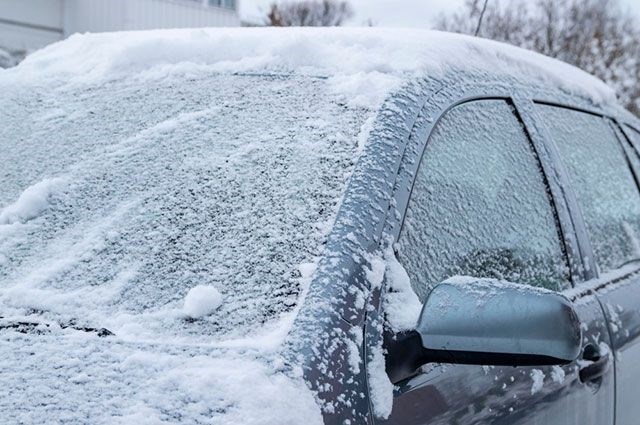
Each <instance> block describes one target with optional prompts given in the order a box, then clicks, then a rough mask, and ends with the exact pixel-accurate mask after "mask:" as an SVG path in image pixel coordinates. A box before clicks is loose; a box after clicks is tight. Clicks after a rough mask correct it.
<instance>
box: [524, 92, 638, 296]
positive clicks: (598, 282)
mask: <svg viewBox="0 0 640 425" xmlns="http://www.w3.org/2000/svg"><path fill="white" fill-rule="evenodd" d="M532 102H533V103H534V104H539V105H547V106H556V107H560V108H565V109H570V110H574V111H578V112H582V113H586V114H589V115H594V116H597V117H600V118H601V119H603V120H604V121H605V122H606V123H607V125H609V126H611V128H612V130H613V133H614V134H615V136H616V139H617V142H618V143H619V146H620V149H622V152H623V155H624V159H625V162H626V163H627V166H628V167H629V171H631V174H632V176H633V178H634V181H635V183H636V189H637V190H638V191H640V170H636V169H635V168H634V167H633V165H632V164H631V160H630V158H629V153H630V152H629V150H630V149H628V148H626V147H625V142H628V145H629V146H630V147H632V148H633V152H634V153H635V154H636V155H639V156H640V150H639V146H636V144H635V143H633V141H632V139H631V137H630V136H629V134H628V131H629V130H627V129H626V128H625V126H624V125H627V126H629V127H631V128H632V129H633V130H636V126H635V125H632V124H629V123H628V121H627V120H622V119H620V117H619V116H618V115H619V114H618V113H616V111H615V109H613V108H612V109H610V110H607V109H603V108H598V107H589V106H576V105H574V104H573V103H571V102H558V101H553V100H550V99H549V98H547V97H536V98H533V99H532ZM537 122H538V123H540V122H541V120H540V119H539V118H538V121H537ZM616 127H617V129H619V131H616ZM543 128H544V127H543ZM638 133H640V131H639V132H638ZM621 137H623V138H625V139H626V140H623V139H621ZM547 144H548V145H549V146H552V147H555V149H556V150H557V146H555V141H554V140H553V139H552V138H551V137H550V136H548V135H547ZM557 167H559V168H561V169H564V168H565V167H564V166H563V164H562V161H561V160H560V159H559V157H558V163H557ZM562 174H564V175H565V177H566V178H568V175H569V174H568V172H567V170H566V169H564V170H563V171H562ZM567 189H568V190H567V195H568V197H569V198H573V199H574V200H577V197H576V194H575V190H574V189H573V187H572V186H571V185H570V184H568V186H567ZM570 202H571V204H570V205H569V207H570V210H572V211H573V216H575V220H576V222H575V229H576V237H577V239H578V245H579V246H580V250H581V252H583V255H584V256H585V263H586V264H588V267H585V269H584V270H583V273H584V274H583V280H582V281H581V282H577V283H576V284H575V285H574V286H575V289H576V291H578V292H583V293H587V292H591V291H595V290H599V289H602V288H604V287H606V286H609V285H613V284H617V283H619V282H620V281H621V280H625V279H626V278H627V277H630V276H633V275H636V274H638V273H640V262H638V263H635V264H627V265H623V266H622V267H619V268H617V269H614V270H610V271H607V272H604V273H602V272H599V270H598V268H597V267H596V260H595V254H594V252H593V247H592V245H591V239H590V237H589V234H588V232H587V229H586V224H585V222H584V218H583V216H582V208H581V207H580V205H579V204H578V203H577V202H575V203H574V202H573V201H570ZM574 292H575V291H574Z"/></svg>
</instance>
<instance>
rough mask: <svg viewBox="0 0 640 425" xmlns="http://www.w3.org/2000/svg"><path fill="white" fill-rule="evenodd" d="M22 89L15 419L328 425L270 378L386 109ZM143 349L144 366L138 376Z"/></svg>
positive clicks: (12, 99) (9, 166) (134, 85)
mask: <svg viewBox="0 0 640 425" xmlns="http://www.w3.org/2000/svg"><path fill="white" fill-rule="evenodd" d="M43 72H44V70H43ZM44 73H45V74H46V72H44ZM11 75H18V74H11V73H10V72H3V73H2V74H0V93H2V94H1V95H0V121H1V122H2V126H0V152H2V172H1V173H0V179H1V185H2V191H0V209H1V211H2V214H3V222H6V224H2V225H0V316H1V317H0V322H2V323H0V338H3V340H2V341H0V346H1V347H0V356H2V357H3V358H4V359H5V361H4V363H3V366H6V367H7V368H10V369H11V370H12V372H11V375H10V376H9V375H8V374H5V375H3V388H2V389H0V392H1V391H5V392H4V393H0V397H2V399H3V400H4V401H7V402H8V401H11V404H10V405H9V404H1V405H0V411H2V412H3V419H4V418H9V419H7V420H8V421H10V422H20V419H21V418H25V419H24V420H23V421H24V422H37V421H38V420H41V419H40V418H46V419H47V420H49V421H53V422H87V421H88V422H92V423H114V422H117V421H118V420H120V421H121V422H124V423H132V422H138V420H139V419H145V418H146V419H147V420H148V421H150V422H155V423H158V422H159V421H161V420H163V421H165V422H184V423H199V422H200V423H207V421H209V423H216V424H227V423H243V424H244V423H249V424H251V423H255V424H282V423H289V424H298V423H301V422H304V423H320V421H321V419H320V413H319V410H318V408H317V407H316V405H315V403H314V395H313V393H312V392H311V391H310V390H308V389H307V388H306V386H305V385H304V383H303V382H302V380H301V379H300V378H297V377H291V376H288V375H285V374H283V373H282V372H281V371H280V368H281V366H277V367H276V366H273V365H274V364H278V365H282V363H283V361H282V359H279V358H278V355H279V353H280V351H281V349H282V347H283V344H284V341H285V339H286V338H287V335H288V334H289V332H290V330H291V328H292V326H293V322H294V320H295V317H296V315H297V314H298V311H299V308H300V304H301V301H302V300H303V299H304V297H305V293H306V290H307V288H308V286H309V284H310V282H311V279H312V278H313V275H314V273H315V269H316V267H317V262H318V260H319V258H320V256H321V255H322V253H323V249H324V248H323V247H324V243H325V241H326V236H327V232H328V231H329V230H330V229H331V224H332V222H333V221H334V220H335V215H336V212H337V209H338V207H339V205H340V200H341V197H342V195H343V193H344V190H345V186H346V184H347V182H348V180H349V178H350V175H351V173H352V171H353V169H354V166H355V163H356V161H357V159H358V155H359V143H360V142H361V140H362V139H363V137H362V136H361V134H360V133H361V129H362V128H363V126H364V125H365V123H366V122H367V121H368V120H371V118H372V117H375V115H376V114H377V112H378V110H377V109H376V108H364V107H359V106H354V105H353V104H350V103H348V102H345V99H344V97H343V96H342V95H341V94H337V93H336V92H335V90H334V87H333V85H332V83H331V82H330V81H328V80H327V79H324V78H317V77H311V76H306V75H253V74H252V75H246V74H243V75H227V74H220V73H216V72H214V71H211V70H202V72H197V73H194V74H192V75H190V76H189V77H188V78H187V77H185V75H184V74H173V73H168V74H165V75H164V76H163V78H158V79H147V80H144V81H142V80H140V79H128V78H121V79H118V80H111V81H105V80H102V81H98V80H94V81H93V82H90V81H88V80H87V81H85V82H83V83H77V81H76V82H71V83H70V82H68V81H63V80H60V81H56V80H55V79H53V80H51V81H50V83H51V84H43V85H40V82H42V80H38V78H35V79H34V82H33V83H32V82H30V81H29V80H28V79H27V80H20V78H18V81H16V80H15V79H14V80H13V81H12V78H11ZM58 179H61V180H58ZM52 182H54V183H55V184H54V183H52ZM58 183H59V184H58ZM198 286H203V287H213V288H215V289H216V290H217V291H218V292H219V294H220V296H221V297H222V300H223V301H222V303H219V297H218V296H217V294H211V293H209V294H208V295H209V297H208V300H203V299H202V297H200V296H198V293H197V292H196V293H195V294H194V293H193V292H191V293H190V291H193V288H194V287H198ZM198 291H200V290H198ZM209 292H212V291H211V290H210V291H209ZM200 295H201V294H200ZM211 295H214V296H211ZM194 300H196V301H198V300H200V301H205V302H203V303H200V302H192V301H194ZM21 323H31V324H32V325H28V326H27V329H24V330H25V331H26V332H28V334H27V335H21V334H16V333H15V329H16V327H18V328H20V327H24V325H21ZM60 328H63V330H60ZM103 328H104V329H106V330H103ZM43 330H44V331H46V332H49V330H51V332H52V334H51V335H48V334H45V335H41V334H40V333H42V331H43ZM107 330H108V331H107ZM54 331H55V332H54ZM61 332H62V333H63V334H64V335H67V334H69V333H72V334H82V335H84V334H87V335H89V336H91V337H90V338H89V337H87V339H82V336H77V337H75V336H69V335H67V336H68V337H69V338H72V339H73V341H68V343H67V342H65V341H61V338H62V337H61V336H60V335H59V334H60V333H61ZM107 332H110V333H111V334H113V335H109V336H108V337H107V338H105V339H104V340H103V339H102V338H98V337H97V336H96V334H98V333H101V334H108V333H107ZM67 336H65V338H67ZM78 339H80V341H79V342H77V341H78ZM5 340H7V341H9V343H6V344H5V343H4V341H5ZM76 342H77V344H76ZM27 347H29V348H27ZM123 347H124V348H123ZM131 347H135V352H136V356H137V357H143V358H145V363H144V364H143V365H142V366H137V367H135V368H134V367H132V368H130V369H127V370H126V371H124V370H123V369H121V363H122V362H123V361H124V359H123V358H122V356H121V354H122V353H129V352H130V351H131ZM23 348H24V349H23ZM355 348H357V347H355ZM31 349H32V350H37V352H38V355H37V356H35V357H34V356H31V354H29V353H30V352H31V351H29V350H31ZM114 350H115V351H114ZM131 354H134V353H133V352H131ZM29 356H31V357H29ZM128 356H129V354H127V355H126V357H128ZM359 357H360V356H359V352H358V350H354V351H353V353H352V357H351V361H352V364H353V366H354V367H356V366H358V367H359V366H360V365H361V359H359ZM43 359H47V360H46V361H44V360H43ZM167 359H168V360H167ZM272 366H273V367H272ZM238 378H240V380H238V381H237V382H238V384H237V385H236V384H235V382H236V381H235V380H236V379H238ZM25 382H27V383H28V385H25ZM70 382H72V383H73V385H72V388H71V389H69V388H67V387H69V386H70V384H69V383H70ZM218 382H219V383H218ZM33 388H37V391H34V390H33ZM8 394H11V397H9V395H8ZM52 398H54V399H55V400H54V401H51V400H52ZM17 399H19V401H17ZM0 403H2V402H0Z"/></svg>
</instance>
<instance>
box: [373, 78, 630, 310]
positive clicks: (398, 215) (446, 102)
mask: <svg viewBox="0 0 640 425" xmlns="http://www.w3.org/2000/svg"><path fill="white" fill-rule="evenodd" d="M490 99H501V100H506V101H507V102H509V103H510V104H511V105H512V106H513V107H514V110H515V113H516V116H517V118H518V119H519V120H520V121H521V122H522V124H523V128H524V131H525V133H526V134H527V136H528V137H529V141H530V143H531V146H532V148H533V150H534V155H535V156H536V159H537V161H538V163H539V164H540V166H541V169H542V173H543V178H544V181H545V184H546V186H547V189H548V190H549V192H550V195H551V196H550V198H551V203H552V205H551V206H552V209H553V211H554V214H555V215H556V220H557V223H558V227H559V232H560V239H561V243H562V244H563V247H564V249H565V256H566V258H567V261H568V265H569V267H570V270H571V287H568V288H565V289H563V290H562V292H563V293H570V294H572V298H580V297H582V296H585V295H588V294H589V293H591V291H592V290H593V288H592V287H593V284H595V283H596V282H598V286H599V287H601V286H607V285H609V284H613V283H616V282H619V281H620V280H621V279H624V276H629V275H633V274H637V273H640V264H637V265H635V266H629V265H627V266H625V267H622V268H621V269H620V270H619V271H618V273H616V271H610V272H608V273H607V274H606V275H602V276H599V275H598V271H597V268H596V266H595V264H596V263H595V256H594V254H593V249H592V246H591V242H590V239H589V236H588V234H587V231H586V225H585V223H584V219H583V217H582V212H581V208H580V206H579V204H578V203H577V197H576V194H575V191H574V189H573V188H572V187H571V185H570V182H569V179H568V172H567V170H566V169H565V167H564V165H563V164H562V161H561V160H560V156H559V152H558V149H557V146H555V142H554V141H553V140H552V139H551V138H550V136H549V135H548V134H547V131H546V129H545V127H544V125H542V124H543V123H542V121H541V120H540V118H539V117H538V116H537V114H536V111H535V105H536V104H546V105H550V106H558V107H562V108H566V109H572V110H577V111H580V112H585V113H589V114H592V115H597V116H600V117H602V118H603V119H608V120H610V121H613V122H614V123H616V124H617V125H618V126H620V127H621V128H622V134H624V135H625V136H627V137H628V135H627V133H626V132H627V131H628V129H626V128H625V127H624V126H622V125H621V123H624V124H626V125H629V126H630V127H631V128H633V129H634V130H636V129H637V128H636V125H632V124H629V123H628V121H629V120H628V118H627V119H621V117H619V112H620V110H619V109H618V108H617V107H614V106H603V107H600V106H593V105H591V104H590V102H588V101H586V100H585V99H583V98H580V97H576V96H572V95H567V94H563V93H560V92H558V91H553V90H545V89H537V88H532V87H529V86H522V85H517V84H516V85H505V84H504V83H502V82H499V81H495V82H492V81H489V82H486V83H483V84H475V85H468V84H449V85H446V84H445V85H443V86H442V88H441V89H440V90H438V91H437V92H435V93H434V94H433V95H431V96H430V97H429V98H427V99H426V100H425V102H424V105H423V106H422V109H421V111H420V112H419V114H418V117H417V118H416V120H415V122H414V124H413V127H412V129H411V131H410V135H409V138H408V141H407V145H406V146H407V147H406V148H405V150H404V154H403V156H402V160H401V163H400V164H401V165H400V167H399V169H398V172H397V174H396V181H395V183H394V189H393V199H392V202H391V203H390V208H389V212H388V213H387V217H386V219H385V224H384V226H383V229H382V235H387V236H388V237H391V238H392V242H393V243H395V242H397V240H398V237H399V235H400V231H401V229H402V223H403V222H404V219H405V216H406V212H407V206H408V202H409V199H410V196H411V191H412V190H413V185H414V183H415V177H416V173H417V170H418V168H419V166H420V164H421V162H422V158H423V156H424V153H425V149H426V145H427V143H428V139H429V138H430V137H431V134H432V131H433V129H434V128H435V126H436V124H437V123H438V122H439V120H440V119H441V118H442V117H443V116H444V115H445V114H446V113H447V112H448V111H449V110H451V109H453V108H455V107H456V106H459V105H461V104H464V103H467V102H472V101H477V100H490ZM638 127H640V126H638ZM639 133H640V131H639ZM420 137H422V138H423V139H424V140H423V141H420V140H419V138H420ZM618 137H619V136H618ZM416 139H418V140H417V141H416ZM619 142H620V143H622V141H621V140H619ZM415 144H417V149H416V150H417V153H416V150H413V151H412V149H411V148H410V146H411V145H415ZM634 149H635V150H636V152H640V151H638V146H635V145H634ZM626 152H627V151H626V150H625V156H626ZM627 159H628V158H627ZM639 190H640V188H639ZM380 240H381V243H383V241H382V238H380ZM605 277H606V278H608V279H607V282H603V281H602V278H605Z"/></svg>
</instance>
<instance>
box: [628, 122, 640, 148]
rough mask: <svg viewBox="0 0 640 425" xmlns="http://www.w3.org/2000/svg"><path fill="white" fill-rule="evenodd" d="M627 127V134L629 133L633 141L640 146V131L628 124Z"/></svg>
mask: <svg viewBox="0 0 640 425" xmlns="http://www.w3.org/2000/svg"><path fill="white" fill-rule="evenodd" d="M626 127H627V134H628V135H629V137H631V139H632V140H633V143H634V144H635V145H636V146H640V133H638V132H637V131H635V130H634V129H633V128H631V127H629V126H626Z"/></svg>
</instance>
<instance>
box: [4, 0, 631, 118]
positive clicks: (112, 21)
mask: <svg viewBox="0 0 640 425" xmlns="http://www.w3.org/2000/svg"><path fill="white" fill-rule="evenodd" d="M340 25H346V26H385V27H389V26H390V27H418V28H432V29H442V30H447V31H454V32H460V33H465V34H471V35H477V36H480V37H485V38H490V39H495V40H499V41H503V42H506V43H510V44H514V45H517V46H521V47H524V48H527V49H530V50H535V51H538V52H540V53H543V54H545V55H548V56H552V57H555V58H558V59H560V60H563V61H565V62H568V63H571V64H573V65H576V66H578V67H580V68H582V69H584V70H586V71H588V72H590V73H592V74H594V75H596V76H597V77H599V78H601V79H603V80H604V81H606V82H607V83H608V84H609V85H611V86H612V87H613V88H614V89H615V90H616V91H617V93H618V96H619V98H620V101H621V103H622V104H623V105H625V106H626V107H627V108H628V109H629V110H631V111H632V112H634V113H635V114H636V115H639V114H640V0H299V1H292V0H289V1H287V0H280V1H275V2H274V1H273V0H0V67H1V68H7V67H11V66H15V65H16V64H18V63H19V62H20V61H21V60H22V59H23V58H24V57H25V56H26V55H27V54H28V53H29V52H31V51H33V50H36V49H39V48H41V47H43V46H46V45H47V44H49V43H52V42H55V41H58V40H61V39H64V38H66V37H68V36H69V35H71V34H73V33H76V32H102V31H121V30H139V29H156V28H199V27H230V26H340Z"/></svg>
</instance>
